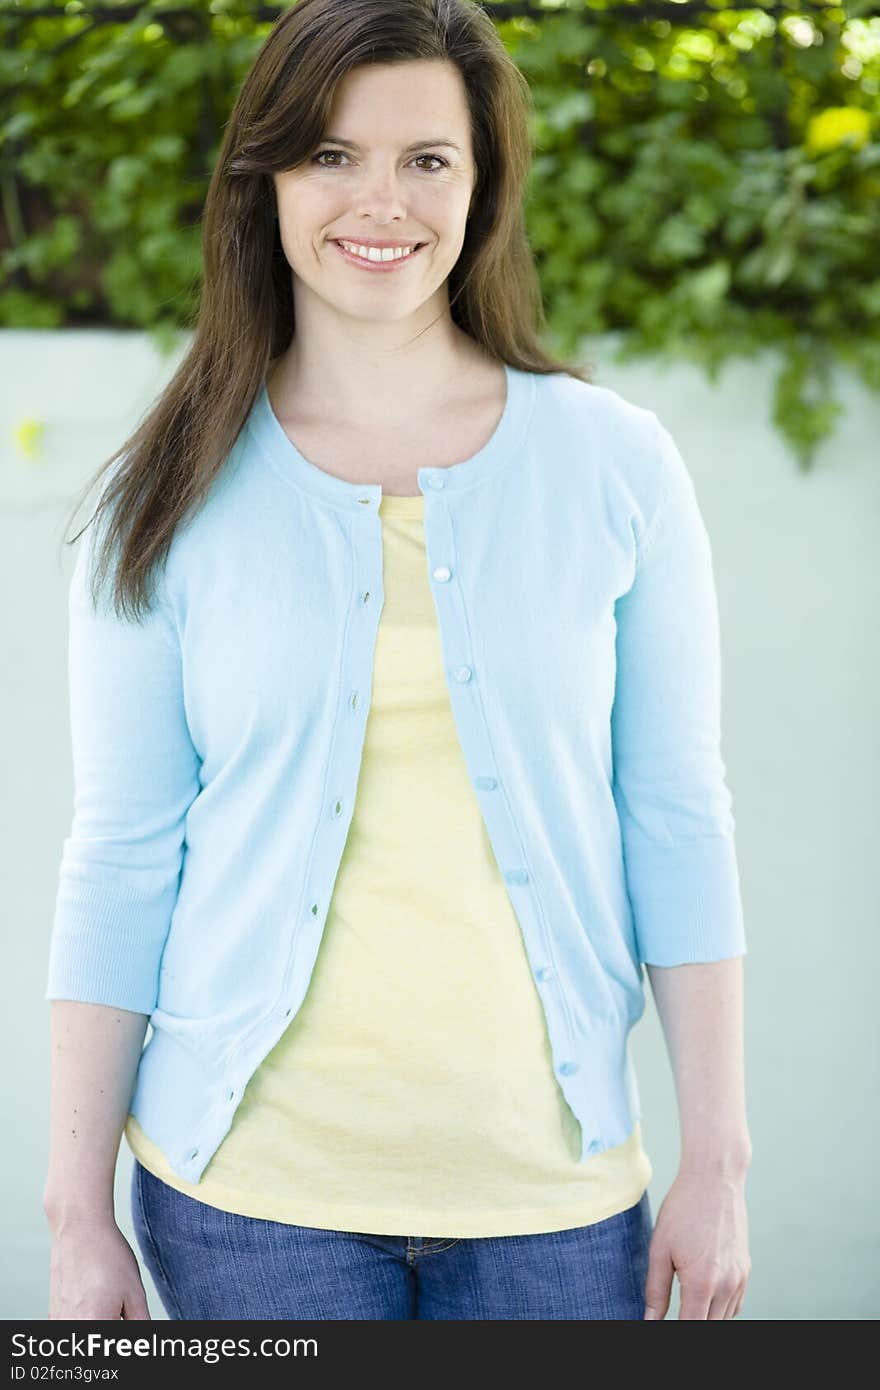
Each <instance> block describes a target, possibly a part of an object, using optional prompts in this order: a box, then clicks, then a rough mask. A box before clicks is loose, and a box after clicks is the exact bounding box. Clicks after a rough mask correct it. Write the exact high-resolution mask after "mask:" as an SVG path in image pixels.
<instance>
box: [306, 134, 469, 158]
mask: <svg viewBox="0 0 880 1390" xmlns="http://www.w3.org/2000/svg"><path fill="white" fill-rule="evenodd" d="M324 139H325V140H326V141H327V142H330V141H332V142H333V144H334V145H345V146H346V148H347V149H350V150H359V149H360V145H358V144H356V143H355V142H354V140H343V139H342V137H341V136H339V135H325V136H324ZM425 145H446V146H447V147H448V148H449V149H450V150H455V152H456V154H461V150H460V149H459V147H458V145H456V144H455V142H454V141H452V140H447V139H446V137H445V136H440V137H439V138H438V139H436V140H414V141H413V143H412V144H411V145H407V146H406V148H405V150H404V154H409V152H410V150H419V149H422V147H423V146H425Z"/></svg>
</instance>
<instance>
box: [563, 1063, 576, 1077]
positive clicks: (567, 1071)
mask: <svg viewBox="0 0 880 1390" xmlns="http://www.w3.org/2000/svg"><path fill="white" fill-rule="evenodd" d="M577 1069H578V1064H577V1062H560V1063H559V1074H560V1076H573V1075H574V1073H575V1072H576V1071H577Z"/></svg>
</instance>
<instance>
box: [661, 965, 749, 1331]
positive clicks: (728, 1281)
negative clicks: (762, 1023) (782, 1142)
mask: <svg viewBox="0 0 880 1390" xmlns="http://www.w3.org/2000/svg"><path fill="white" fill-rule="evenodd" d="M646 968H647V971H648V975H649V978H650V981H651V989H652V991H653V994H654V999H655V1001H656V1004H657V1012H658V1014H659V1016H660V1022H661V1025H662V1027H663V1032H664V1034H665V1038H666V1044H667V1047H668V1050H669V1057H670V1061H671V1063H672V1070H673V1073H674V1076H675V1089H676V1094H677V1098H678V1110H679V1118H680V1127H681V1153H680V1157H679V1167H678V1173H677V1175H676V1178H675V1181H674V1182H673V1184H672V1186H671V1187H670V1189H669V1191H668V1192H667V1194H666V1197H665V1198H664V1200H663V1204H662V1206H661V1207H660V1210H659V1212H658V1214H657V1220H656V1222H655V1226H654V1233H653V1235H652V1237H651V1248H650V1260H649V1266H648V1276H647V1280H646V1284H645V1308H646V1311H645V1317H647V1318H657V1319H662V1318H665V1316H666V1313H667V1310H668V1307H669V1300H670V1296H671V1292H672V1280H673V1275H674V1274H677V1275H678V1280H679V1284H680V1286H681V1308H680V1311H679V1317H680V1318H685V1319H691V1320H697V1321H700V1320H704V1319H713V1320H715V1319H717V1320H722V1319H729V1318H735V1317H736V1316H737V1314H738V1313H739V1311H740V1309H741V1307H742V1304H743V1299H744V1298H745V1292H746V1286H747V1284H748V1279H749V1275H750V1273H751V1268H752V1262H751V1258H750V1256H749V1233H748V1212H747V1208H746V1196H745V1185H746V1176H747V1172H748V1167H749V1164H750V1162H751V1157H752V1145H751V1139H750V1137H749V1132H748V1123H747V1119H746V1102H745V1081H744V1073H745V1067H744V1062H743V1025H742V1020H743V958H742V956H733V957H730V958H729V959H724V960H713V961H705V962H689V963H686V964H683V965H674V966H657V965H648V966H647V967H646Z"/></svg>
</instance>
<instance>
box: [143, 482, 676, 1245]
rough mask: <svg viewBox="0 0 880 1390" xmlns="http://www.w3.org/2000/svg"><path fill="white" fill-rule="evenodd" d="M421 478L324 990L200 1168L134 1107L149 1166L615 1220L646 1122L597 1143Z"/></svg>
mask: <svg viewBox="0 0 880 1390" xmlns="http://www.w3.org/2000/svg"><path fill="white" fill-rule="evenodd" d="M423 506H424V498H423V497H422V496H421V494H419V495H418V496H414V497H395V496H385V497H383V499H382V502H381V505H380V517H381V519H382V524H383V587H384V591H385V603H384V607H383V609H382V614H381V618H380V624H379V631H378V635H377V640H376V651H375V662H374V672H373V687H372V699H371V705H370V711H369V716H368V719H367V726H366V733H365V743H364V752H363V760H362V763H361V770H360V776H359V781H358V789H357V801H356V805H355V808H354V815H353V819H352V822H351V826H350V829H349V834H348V838H347V841H346V845H345V849H344V852H343V856H342V862H341V865H340V868H339V873H338V875H337V878H336V883H335V885H334V890H333V898H332V901H331V904H330V908H329V913H328V916H327V920H326V923H325V927H324V935H323V938H322V941H321V946H320V950H319V952H318V958H317V961H316V963H315V968H314V971H313V974H312V978H311V981H310V983H309V989H308V993H307V995H306V998H305V1001H304V1002H303V1005H302V1007H301V1008H300V1010H299V1012H298V1014H297V1015H296V1016H295V1018H294V1019H293V1020H292V1022H291V1023H290V1026H289V1027H288V1029H287V1031H286V1032H285V1033H284V1035H283V1036H282V1037H281V1038H280V1039H279V1041H278V1043H277V1044H276V1045H275V1047H274V1048H272V1050H271V1051H270V1052H269V1054H268V1055H267V1056H266V1057H265V1058H264V1060H263V1062H262V1063H261V1064H260V1066H259V1067H258V1068H257V1070H256V1071H255V1072H254V1074H253V1076H252V1077H251V1079H250V1081H249V1083H248V1085H247V1088H246V1090H245V1094H244V1096H243V1097H242V1100H241V1102H240V1104H239V1107H238V1109H237V1110H236V1112H235V1115H234V1117H233V1121H232V1127H231V1129H230V1131H229V1133H228V1134H227V1135H226V1137H225V1138H224V1139H223V1141H222V1142H221V1144H220V1146H219V1148H218V1149H217V1151H216V1153H215V1154H214V1155H213V1157H212V1158H211V1160H210V1162H209V1163H208V1165H207V1167H206V1169H205V1171H204V1173H203V1175H202V1179H201V1182H199V1183H188V1182H184V1181H183V1180H182V1179H181V1178H179V1177H178V1176H177V1174H176V1173H175V1172H174V1171H173V1170H172V1169H171V1168H170V1167H169V1165H168V1163H167V1160H166V1159H165V1156H164V1155H163V1153H162V1152H161V1150H159V1148H158V1147H157V1146H156V1144H155V1143H153V1141H152V1140H151V1139H150V1138H149V1137H148V1136H147V1135H146V1134H145V1133H144V1131H143V1130H142V1129H141V1127H140V1125H139V1124H138V1122H137V1120H136V1119H135V1118H134V1116H133V1115H129V1116H128V1120H127V1123H126V1127H125V1135H126V1139H127V1141H128V1143H129V1145H130V1147H131V1149H132V1152H133V1153H134V1154H135V1156H136V1157H137V1158H138V1159H139V1160H140V1162H141V1163H142V1164H143V1165H144V1167H146V1168H148V1169H149V1170H150V1172H152V1173H154V1174H155V1175H156V1176H157V1177H159V1178H161V1179H163V1181H165V1182H166V1183H168V1184H170V1186H172V1187H174V1188H177V1189H178V1191H180V1192H184V1193H186V1194H187V1195H189V1196H191V1197H195V1198H197V1199H199V1200H200V1201H204V1202H207V1203H208V1204H210V1205H211V1206H215V1207H220V1208H222V1209H224V1210H226V1211H231V1212H238V1213H240V1214H242V1215H245V1216H256V1217H263V1218H265V1219H268V1220H273V1221H284V1222H292V1223H296V1224H299V1225H305V1226H320V1227H325V1228H327V1229H331V1230H347V1231H364V1232H372V1233H375V1234H384V1235H423V1236H450V1237H452V1236H458V1237H462V1236H464V1237H468V1236H498V1235H517V1234H534V1233H538V1232H542V1231H558V1230H564V1229H566V1228H568V1227H571V1226H583V1225H588V1224H590V1223H592V1222H596V1221H602V1220H604V1219H605V1218H606V1217H609V1216H613V1215H615V1214H616V1213H617V1212H620V1211H624V1210H625V1209H626V1208H627V1207H630V1206H632V1205H634V1204H635V1203H636V1202H638V1201H639V1199H640V1198H641V1196H642V1194H643V1193H644V1191H645V1189H646V1188H647V1187H648V1185H649V1183H650V1181H651V1177H652V1168H651V1164H650V1161H649V1159H648V1156H647V1154H646V1153H645V1151H644V1149H643V1147H642V1142H641V1128H640V1125H639V1124H636V1126H635V1128H634V1130H633V1132H632V1134H631V1135H630V1136H629V1138H628V1139H627V1141H626V1142H625V1143H624V1144H622V1145H620V1146H618V1147H616V1148H612V1149H608V1150H606V1151H605V1152H604V1153H600V1154H597V1155H595V1156H594V1157H592V1158H589V1159H587V1160H586V1161H584V1162H580V1161H579V1153H580V1128H579V1125H578V1122H577V1120H576V1118H575V1116H574V1115H573V1113H572V1112H571V1110H570V1109H569V1107H568V1105H567V1103H566V1101H565V1099H564V1097H563V1095H562V1091H561V1090H560V1087H559V1085H558V1083H557V1080H556V1077H555V1075H554V1070H553V1061H552V1056H551V1052H550V1045H549V1039H548V1036H547V1029H546V1023H545V1019H544V1014H543V1009H542V1006H541V1002H540V999H539V997H538V992H537V989H536V986H535V983H534V980H533V977H532V971H531V967H530V965H529V961H528V957H527V955H526V951H525V946H524V943H523V938H522V931H521V928H520V925H519V922H518V920H517V918H516V915H515V913H514V911H513V908H512V906H511V903H510V899H509V896H508V892H507V888H506V886H505V883H504V881H503V879H502V877H501V874H500V872H499V869H498V864H497V861H496V859H495V856H494V853H493V851H492V847H491V844H490V841H489V839H488V835H487V832H486V829H485V826H484V823H483V819H482V814H481V811H480V808H479V805H478V802H477V798H476V795H475V793H474V790H473V788H472V786H471V781H470V776H469V774H468V771H467V767H466V765H465V761H464V756H463V753H462V751H461V747H460V744H459V740H458V736H457V733H456V728H455V723H454V717H453V711H452V706H451V703H450V697H449V689H448V686H447V683H446V673H445V663H444V658H443V653H442V648H441V644H440V635H439V629H438V626H437V621H436V612H435V609H434V598H433V594H432V592H431V582H430V579H429V576H428V568H427V557H426V551H425V545H424V537H423V530H422V518H423Z"/></svg>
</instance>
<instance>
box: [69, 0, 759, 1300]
mask: <svg viewBox="0 0 880 1390" xmlns="http://www.w3.org/2000/svg"><path fill="white" fill-rule="evenodd" d="M527 114H528V102H527V88H526V86H525V82H524V80H523V78H522V77H521V75H520V74H519V73H518V71H517V70H516V68H515V67H514V65H513V64H512V63H511V61H510V60H509V58H508V56H507V54H506V52H505V50H504V48H503V45H502V44H501V42H500V40H499V38H498V36H497V34H496V32H495V29H494V27H493V25H492V23H491V21H490V20H489V19H488V17H487V16H486V15H485V14H484V13H483V12H482V11H481V10H480V9H479V8H478V7H476V6H474V5H472V4H470V3H468V2H467V0H451V2H450V3H441V0H407V3H398V4H395V5H388V4H387V3H384V2H383V0H359V3H356V4H352V3H351V0H341V2H340V0H301V3H299V4H298V5H296V6H295V7H294V8H293V9H291V10H289V11H288V12H287V13H286V14H285V15H284V16H283V17H282V18H281V19H280V20H279V22H278V23H277V24H276V25H275V27H274V29H273V30H272V32H271V34H270V36H269V38H268V40H267V41H266V43H265V45H264V46H263V47H262V49H261V51H260V52H259V54H258V55H257V58H256V61H255V63H254V64H253V67H252V69H251V71H250V74H249V76H248V78H247V80H246V82H245V83H244V86H243V88H242V91H241V94H240V96H239V99H238V102H237V104H236V107H235V110H234V112H233V115H232V118H231V119H230V121H229V124H228V126H227V128H226V134H225V138H224V142H223V146H222V149H221V153H220V157H219V160H218V165H217V169H216V171H215V174H214V177H213V180H212V183H211V187H210V191H209V195H208V199H207V204H206V212H205V286H204V295H203V300H202V306H201V311H200V315H199V320H198V324H197V327H196V333H195V336H194V340H193V343H192V346H191V348H190V350H189V352H188V354H187V356H186V358H185V360H184V361H183V363H182V365H181V366H180V367H179V368H178V371H177V373H176V374H175V376H174V378H173V380H172V382H171V383H170V385H169V386H168V387H167V388H166V390H165V391H164V392H163V394H162V397H161V399H160V400H159V402H158V404H157V405H156V406H155V408H154V410H153V412H152V414H151V415H150V416H149V417H148V419H147V420H146V421H145V423H144V424H143V425H142V426H141V427H140V429H139V430H138V432H137V433H136V434H135V435H134V436H133V437H132V439H130V440H129V441H128V443H127V445H126V446H125V447H124V449H123V450H121V451H119V454H117V455H115V456H114V459H112V460H110V463H111V464H112V463H114V462H115V461H116V460H117V459H119V458H120V456H122V464H121V466H119V465H117V467H116V469H115V471H114V474H113V477H112V479H111V481H110V482H109V484H107V485H106V486H105V490H104V493H103V496H102V498H101V505H100V508H99V514H101V515H102V516H103V518H104V519H105V520H106V519H109V527H108V529H107V531H106V533H105V535H104V537H103V543H102V545H101V546H98V545H97V544H95V543H94V541H93V543H92V545H91V547H87V548H86V549H84V550H83V551H81V552H80V555H79V557H78V562H77V567H76V569H75V572H74V578H73V582H72V587H71V722H72V730H73V739H74V757H75V766H76V773H77V783H78V785H77V809H76V814H75V818H74V825H73V827H72V831H71V835H70V837H69V839H68V840H67V841H66V842H65V849H64V858H63V861H62V866H61V876H60V877H61V882H60V885H59V896H58V906H57V913H56V921H55V927H54V931H53V940H52V952H51V959H50V968H49V986H48V989H47V992H46V993H47V997H48V998H50V999H52V1000H53V1001H54V1002H53V1031H54V1039H55V1048H54V1058H55V1060H54V1067H53V1122H52V1135H53V1138H52V1155H51V1159H50V1170H49V1175H48V1179H47V1184H46V1193H45V1198H44V1205H45V1208H46V1211H47V1215H48V1218H49V1221H50V1224H51V1227H52V1233H53V1270H52V1294H51V1302H52V1307H51V1309H50V1316H54V1317H71V1316H73V1317H81V1318H90V1317H91V1318H99V1317H114V1318H115V1317H119V1316H120V1315H121V1316H123V1317H126V1318H145V1317H148V1316H149V1314H148V1311H147V1307H146V1300H145V1297H144V1293H143V1286H142V1283H141V1280H140V1275H139V1271H138V1268H137V1262H136V1260H135V1258H134V1254H133V1252H132V1251H131V1248H130V1246H129V1245H128V1243H127V1242H126V1241H125V1240H124V1237H123V1236H122V1234H121V1232H120V1231H119V1230H118V1227H117V1226H116V1223H115V1220H114V1217H113V1195H112V1186H113V1170H114V1166H115V1160H116V1155H117V1150H118V1144H119V1139H120V1137H121V1133H122V1130H123V1127H124V1131H125V1134H126V1137H127V1139H128V1142H129V1144H130V1145H131V1147H132V1150H133V1152H134V1155H135V1167H134V1174H133V1186H132V1200H133V1217H134V1223H135V1230H136V1233H137V1238H138V1242H139V1244H140V1248H141V1253H142V1255H143V1258H144V1261H145V1263H146V1264H147V1267H148V1268H149V1270H150V1273H151V1275H152V1277H153V1279H154V1281H155V1284H156V1287H157V1289H158V1291H159V1295H160V1297H161V1299H162V1302H163V1304H164V1306H165V1308H166V1310H167V1312H168V1314H169V1316H170V1317H171V1318H180V1319H187V1318H199V1319H202V1318H327V1319H349V1318H361V1319H397V1318H407V1319H411V1318H418V1319H475V1318H480V1319H485V1318H490V1319H495V1318H502V1319H505V1318H506V1319H514V1318H517V1319H530V1318H531V1319H544V1318H557V1319H571V1318H583V1319H598V1318H614V1319H617V1318H621V1319H636V1318H638V1319H641V1318H643V1317H646V1316H657V1317H662V1316H664V1314H665V1312H666V1309H667V1306H668V1301H669V1296H670V1288H671V1280H672V1274H673V1271H674V1270H675V1271H677V1272H678V1274H679V1279H680V1281H681V1285H682V1309H681V1316H683V1317H697V1318H703V1317H710V1318H724V1317H733V1316H735V1315H736V1313H737V1312H738V1311H739V1308H740V1306H741V1302H742V1297H743V1293H744V1289H745V1282H746V1278H747V1275H748V1255H747V1250H746V1243H747V1242H746V1217H745V1201H744V1182H745V1173H746V1169H747V1165H748V1149H749V1141H748V1135H747V1130H746V1124H745V1113H744V1100H743V1087H742V1075H741V1055H740V1051H741V1043H740V1037H739V1011H740V994H739V990H740V976H739V971H740V968H741V957H742V955H743V954H744V952H745V938H744V932H743V925H742V914H741V902H740V897H739V887H738V878H737V868H736V860H735V852H734V846H733V818H732V815H731V812H730V796H729V792H728V789H727V786H726V783H725V779H724V767H723V764H722V762H721V759H720V752H719V730H718V705H719V698H718V663H717V651H716V645H717V629H716V623H717V617H716V611H715V597H714V590H713V581H712V574H711V560H710V555H709V548H708V540H707V537H706V534H705V529H704V528H703V525H702V521H701V518H700V515H699V511H698V508H697V505H696V499H695V495H694V491H693V486H692V483H691V481H690V478H689V476H688V474H687V471H686V469H685V467H684V464H683V461H682V459H681V456H680V454H679V453H678V451H677V449H676V447H675V445H674V444H673V442H672V440H671V438H670V437H669V435H668V433H667V432H666V431H665V429H664V428H663V427H662V425H661V424H660V422H659V421H658V420H657V417H656V416H655V415H653V414H652V413H651V412H649V411H645V410H643V409H641V408H639V407H636V406H633V405H630V404H629V403H627V402H624V401H622V400H621V398H620V397H618V396H617V395H615V393H613V392H611V391H608V390H607V389H604V388H599V387H596V386H593V385H591V384H590V383H589V381H588V380H586V379H585V377H584V375H583V374H582V373H580V372H579V371H578V370H577V369H576V368H570V367H567V366H565V365H563V364H561V363H559V362H557V361H555V360H554V359H552V358H551V357H550V356H549V355H548V354H547V353H546V352H545V351H544V350H543V349H542V348H541V347H540V345H539V343H538V340H537V328H536V324H537V322H538V321H539V319H540V295H539V292H538V288H537V283H536V278H535V271H534V267H533V263H532V260H531V257H530V255H529V250H528V244H527V241H526V237H525V234H524V230H523V221H522V199H523V192H524V185H525V180H526V177H527V173H528V167H529V164H528V155H529V147H528V121H527ZM108 466H109V465H108ZM114 546H115V547H118V554H119V555H120V556H121V559H120V562H119V564H118V565H117V567H116V569H115V572H114V573H115V586H114V591H113V597H114V603H113V605H112V607H110V608H107V607H105V608H104V609H103V610H100V611H99V605H98V603H97V600H96V599H95V586H94V577H95V576H96V575H98V574H100V575H102V576H105V575H106V574H107V573H108V571H109V557H110V554H111V551H112V550H113V548H114ZM93 557H94V559H95V560H96V562H97V563H96V564H95V567H94V571H93V570H92V568H91V564H90V561H91V559H92V558H93ZM89 579H91V580H92V588H91V592H87V582H88V581H89ZM150 579H154V580H155V581H156V582H157V584H158V595H157V596H156V598H155V602H154V603H153V604H152V606H151V607H149V609H148V610H147V612H146V616H144V610H145V607H146V594H147V590H148V587H149V584H148V581H149V580H150ZM130 611H133V612H134V614H135V616H136V619H137V621H135V622H133V623H132V622H129V621H127V615H128V613H129V612H130ZM612 750H613V758H614V766H613V767H612ZM710 905H711V907H710ZM643 964H644V965H646V966H647V968H648V970H649V972H650V973H651V979H652V985H653V988H654V993H655V997H656V999H657V1003H658V1008H659V1009H660V1011H661V1016H662V1019H663V1024H664V1028H665V1029H666V1034H667V1038H668V1039H669V1042H670V1051H671V1055H672V1059H673V1064H674V1066H675V1070H676V1084H677V1088H678V1095H679V1103H680V1107H681V1117H682V1161H681V1167H680V1171H679V1174H678V1176H677V1179H676V1182H675V1184H674V1186H673V1188H672V1189H671V1190H670V1193H669V1194H668V1196H667V1198H666V1200H665V1202H664V1204H663V1206H662V1207H661V1210H660V1213H659V1217H658V1221H657V1226H656V1229H654V1228H653V1226H652V1217H651V1212H650V1206H649V1199H648V1192H647V1189H648V1185H649V1182H650V1178H651V1165H650V1162H649V1159H648V1157H647V1154H646V1153H645V1151H644V1149H643V1147H642V1140H641V1129H640V1124H639V1119H640V1103H639V1096H638V1088H637V1084H636V1079H635V1075H634V1072H633V1069H632V1065H631V1061H630V1058H629V1054H628V1050H627V1046H628V1044H627V1039H628V1033H629V1030H630V1028H631V1027H632V1025H633V1023H635V1022H636V1021H637V1019H638V1017H639V1016H640V1014H641V1012H642V1010H643V1008H644V994H643V988H642V965H643ZM147 1021H149V1022H150V1024H151V1026H152V1030H153V1031H152V1035H151V1037H150V1040H149V1042H148V1043H147V1046H146V1048H145V1049H144V1050H143V1052H141V1042H142V1040H143V1036H144V1032H145V1029H146V1024H147ZM95 1097H101V1098H102V1099H101V1100H100V1102H99V1101H96V1099H95ZM74 1111H76V1116H75V1119H74V1118H73V1112H74ZM73 1130H75V1131H76V1136H77V1137H76V1139H75V1140H74V1139H73V1138H71V1132H72V1131H73ZM411 1232H419V1233H421V1234H410V1233H411ZM432 1232H433V1233H434V1234H430V1233H432Z"/></svg>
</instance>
